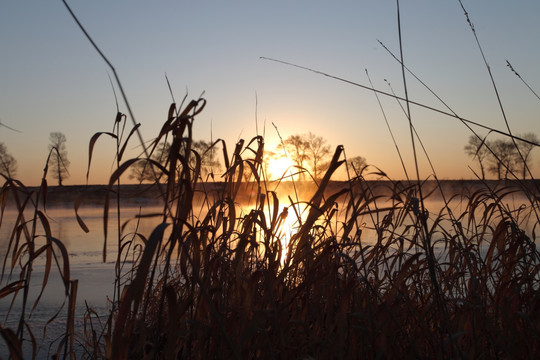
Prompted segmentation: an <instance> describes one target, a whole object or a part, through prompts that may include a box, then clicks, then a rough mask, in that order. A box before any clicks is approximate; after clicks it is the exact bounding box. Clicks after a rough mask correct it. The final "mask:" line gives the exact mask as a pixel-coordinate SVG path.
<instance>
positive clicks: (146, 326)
mask: <svg viewBox="0 0 540 360" xmlns="http://www.w3.org/2000/svg"><path fill="white" fill-rule="evenodd" d="M64 3H65V2H64ZM66 6H67V4H66ZM68 9H69V8H68ZM72 15H73V14H72ZM73 16H74V15H73ZM74 17H75V16H74ZM75 19H76V18H75ZM467 21H469V23H470V20H469V18H468V17H467ZM79 25H80V24H79ZM80 26H81V28H82V25H80ZM471 27H472V25H471ZM83 31H84V29H83ZM85 35H86V36H87V37H88V38H89V40H90V41H91V42H92V40H91V39H90V37H89V36H88V34H87V33H86V32H85ZM92 44H93V45H94V47H95V48H96V50H97V51H98V52H99V53H100V55H101V56H102V57H103V58H104V60H105V61H106V62H107V63H108V64H109V66H110V67H111V69H112V71H113V73H114V77H115V79H116V81H117V85H119V87H120V89H122V88H121V86H120V83H119V79H118V76H117V74H116V72H115V71H114V68H113V67H112V65H111V64H110V63H109V62H108V60H107V59H106V58H105V56H104V55H103V54H102V53H101V51H99V48H97V46H96V45H95V44H94V43H93V42H92ZM269 60H272V59H269ZM396 60H397V61H399V62H400V63H401V66H402V70H403V76H404V77H405V71H408V72H409V73H411V72H410V70H409V69H408V68H406V67H405V65H404V64H403V57H400V59H399V60H398V59H397V58H396ZM274 61H278V62H282V61H279V60H274ZM289 65H292V64H289ZM293 66H297V65H293ZM297 67H299V66H297ZM302 68H304V69H307V70H309V71H314V72H317V73H319V74H322V75H324V76H328V77H331V78H334V79H336V78H335V77H333V76H331V75H328V74H325V73H321V72H318V71H315V70H312V69H309V68H305V67H302ZM490 76H491V74H490ZM337 79H338V80H340V81H346V82H348V83H351V84H353V85H355V86H360V87H363V88H366V89H369V90H370V91H374V92H375V93H377V94H379V95H384V96H391V97H394V98H395V99H397V100H399V101H404V102H406V103H407V105H409V104H410V105H417V106H423V105H421V104H419V103H415V102H414V101H411V100H409V99H408V96H406V98H405V99H401V98H399V97H397V96H395V95H394V94H390V93H386V92H382V91H380V90H376V89H374V88H373V87H372V86H371V87H366V86H363V85H360V84H357V83H352V82H350V81H347V80H344V79H339V78H337ZM494 86H495V84H494ZM122 96H123V97H124V100H126V99H125V95H124V94H123V90H122ZM205 105H206V100H205V99H203V98H199V99H195V100H192V101H189V102H187V103H184V102H182V104H180V105H178V104H176V103H175V102H173V103H172V104H171V106H170V107H169V109H168V112H167V114H166V117H165V118H164V121H163V125H162V127H161V129H160V131H159V133H157V134H156V136H155V137H154V139H153V140H152V141H151V142H150V143H145V142H144V141H142V138H141V137H140V134H139V132H138V131H139V126H140V125H139V124H137V123H136V122H135V121H134V119H133V116H132V114H130V115H129V117H130V118H131V119H132V120H133V125H132V126H131V129H128V126H129V125H128V123H127V120H126V119H127V117H126V116H125V115H124V114H122V113H120V112H119V111H118V113H117V116H116V118H115V121H114V124H113V131H112V132H107V131H105V132H100V133H97V134H95V135H94V136H92V138H91V140H90V144H89V165H88V172H90V169H91V166H90V164H91V160H92V153H93V149H94V147H95V146H96V144H97V141H98V139H99V138H100V137H101V136H102V135H106V136H108V137H110V138H112V139H114V140H115V141H116V154H115V155H116V159H117V163H116V168H115V170H114V172H113V173H112V174H111V176H110V179H109V183H108V191H107V195H106V199H105V202H104V206H103V210H104V211H103V225H104V226H103V238H104V248H103V249H104V250H103V259H104V260H105V259H106V257H107V242H108V241H110V238H111V237H113V235H112V232H111V231H110V229H109V218H110V213H111V209H115V210H116V215H117V218H116V220H117V221H116V224H115V225H116V226H115V230H116V231H115V236H116V239H115V240H116V244H117V257H116V259H115V263H116V266H115V277H116V281H115V284H114V296H113V298H112V299H111V303H110V308H109V311H108V313H107V314H100V313H98V312H97V311H96V310H95V309H92V308H91V307H90V306H88V305H87V307H86V313H85V314H84V316H83V319H82V320H83V329H82V330H83V335H82V337H81V335H77V332H76V329H75V316H76V315H75V311H74V308H75V300H76V297H77V290H78V282H77V280H76V279H72V278H71V276H70V267H69V256H68V254H67V251H66V248H65V246H64V245H63V243H62V241H61V239H57V238H56V237H54V234H52V232H51V230H50V226H49V223H48V220H47V216H46V199H47V180H46V176H47V167H45V171H44V176H43V180H42V183H41V186H40V187H39V188H38V190H37V192H34V191H32V190H31V189H28V188H26V187H25V186H24V185H23V184H22V183H21V182H20V181H17V180H16V179H13V178H11V177H9V176H7V175H5V176H4V178H5V180H6V181H5V183H4V185H3V187H2V189H1V190H0V210H1V212H2V213H1V216H0V227H3V228H5V227H8V228H9V238H8V239H7V241H6V242H7V248H6V249H7V250H6V253H5V254H4V259H3V263H2V273H1V278H0V298H9V299H11V307H10V309H9V311H8V314H7V316H6V318H5V319H4V320H2V321H1V322H0V334H1V335H2V338H3V339H4V342H5V343H6V348H7V349H8V351H9V357H11V358H14V359H20V358H23V357H24V356H26V357H31V358H35V357H37V356H38V353H37V349H38V347H39V339H38V338H37V337H36V336H35V335H34V333H35V329H33V328H32V323H31V319H30V314H31V313H32V311H34V310H35V309H36V308H37V307H38V306H39V301H40V297H41V293H43V291H44V289H45V288H46V286H47V283H48V279H49V277H50V274H51V272H52V271H58V273H59V274H60V277H61V279H62V281H63V283H64V290H65V291H64V293H63V294H61V298H62V299H63V300H64V303H67V306H66V307H65V308H64V306H62V307H60V308H59V310H58V313H60V312H62V311H64V312H66V317H67V319H68V320H67V324H66V330H65V333H64V334H63V336H62V337H61V339H58V341H56V342H55V343H54V346H53V347H52V348H51V350H50V351H49V353H48V355H51V356H54V357H56V358H64V359H66V358H76V357H80V358H86V359H102V358H107V359H155V358H164V359H174V358H177V359H207V358H237V359H244V358H260V359H282V358H293V359H310V358H338V359H351V358H442V359H445V358H490V359H491V358H538V357H539V356H540V346H539V344H540V335H539V334H540V274H539V272H540V254H539V253H538V250H537V248H536V230H537V228H538V226H539V225H540V216H539V212H540V203H539V202H540V197H539V194H538V182H537V181H536V180H534V179H533V180H530V181H523V180H519V178H518V177H517V176H515V180H514V181H512V180H507V181H505V182H496V183H493V182H483V183H482V186H481V187H475V188H473V189H472V190H471V191H470V192H467V191H460V192H455V191H453V192H448V191H447V190H446V189H445V188H444V187H443V186H442V185H441V183H440V182H439V181H438V179H437V177H436V174H435V171H434V170H433V174H434V175H433V176H434V180H435V181H434V183H435V186H433V185H432V183H433V181H427V180H428V179H424V180H422V179H420V176H419V174H418V173H417V180H415V181H405V182H401V181H394V180H392V179H390V178H388V177H387V176H386V175H385V174H384V172H382V171H381V170H379V169H377V168H375V167H373V166H372V167H370V168H369V169H374V170H372V171H371V172H368V169H348V168H347V171H346V172H347V174H348V177H347V180H346V181H342V182H337V181H333V176H334V174H335V172H336V171H337V170H338V169H340V168H341V167H344V166H347V157H346V153H345V149H344V148H343V147H342V146H338V147H336V149H335V152H334V155H333V157H332V160H331V161H330V165H329V167H328V170H327V172H326V173H325V175H324V176H323V178H322V180H320V181H319V182H317V183H315V184H314V185H313V191H312V192H311V193H309V194H307V195H306V194H304V195H299V194H300V193H301V192H300V191H299V190H300V187H301V186H302V185H301V184H300V183H293V184H292V187H291V188H287V187H286V186H287V185H288V184H287V183H286V182H285V181H284V180H285V177H283V178H282V179H280V180H279V181H278V182H277V184H278V185H277V186H276V183H271V182H270V181H269V180H268V176H267V174H266V173H265V170H264V169H265V166H263V165H264V164H263V161H264V158H265V157H264V153H265V142H264V138H263V137H261V136H256V137H254V138H252V139H249V140H248V141H245V140H240V141H238V143H236V144H235V146H234V149H233V150H232V152H229V150H228V148H227V145H226V143H225V141H223V140H221V139H218V140H216V141H215V142H214V143H213V144H212V146H211V148H210V149H209V150H207V151H217V150H219V149H220V148H221V153H222V162H223V164H224V167H225V169H224V171H223V172H221V173H219V174H213V173H211V174H210V177H209V178H206V179H203V177H202V175H201V174H202V172H201V166H202V165H201V164H202V160H201V159H202V157H203V155H204V154H201V153H199V152H198V151H197V150H195V149H194V148H193V142H194V135H193V131H192V126H193V122H194V121H195V119H196V117H197V116H198V115H199V114H200V113H201V112H202V111H203V110H204V107H205ZM126 106H127V107H128V111H129V105H128V103H127V100H126ZM432 110H435V111H439V112H441V111H440V110H436V109H433V108H432ZM449 110H450V109H449ZM501 110H502V109H501ZM383 111H384V110H383ZM406 113H407V114H409V112H408V111H406ZM446 114H447V115H449V116H451V117H454V118H456V119H458V120H460V121H461V122H463V123H464V124H465V125H466V126H468V127H469V126H478V125H479V124H476V123H473V122H471V121H469V120H466V119H463V118H461V117H459V116H458V115H457V114H455V113H454V112H453V111H452V110H450V112H449V113H446ZM407 117H408V119H409V120H411V119H410V116H409V115H407ZM410 129H411V140H412V141H413V142H415V141H416V140H419V139H417V137H418V135H417V134H416V132H415V130H414V127H413V125H412V121H411V123H410ZM489 130H490V131H495V132H499V133H500V134H503V135H506V136H510V137H511V138H512V139H513V140H514V139H517V140H521V139H519V138H516V137H515V136H513V135H512V134H511V132H510V128H509V127H508V133H505V132H501V131H496V130H495V129H489ZM134 135H138V136H134ZM137 137H138V138H139V139H138V141H139V143H138V144H136V145H137V146H141V147H142V150H141V154H140V156H138V157H134V158H131V159H127V160H126V159H125V149H126V148H127V147H128V146H132V145H133V144H132V142H133V141H134V140H133V139H134V138H137ZM135 141H136V140H135ZM164 141H165V142H170V144H171V146H170V148H169V149H168V151H167V152H165V153H164V156H165V157H166V159H165V161H164V162H163V163H160V162H158V161H156V160H154V159H153V158H152V154H153V152H154V151H155V150H156V148H157V147H158V145H159V144H160V143H163V142H164ZM419 143H420V144H421V142H419ZM128 144H130V145H128ZM535 145H537V144H535ZM396 149H397V150H398V152H399V147H398V146H397V144H396ZM415 155H416V151H415ZM426 155H427V154H426ZM141 162H144V163H145V164H146V166H148V167H149V168H150V169H151V171H152V173H153V174H154V178H155V180H154V185H155V186H157V187H158V188H159V194H160V196H159V201H160V205H161V207H160V208H161V211H160V212H159V213H157V214H156V213H146V212H145V209H141V213H140V214H139V215H138V216H137V217H136V218H135V221H138V220H139V219H140V218H142V217H150V216H152V217H155V218H157V219H159V222H160V223H159V225H157V226H156V227H155V228H154V229H153V231H152V232H151V233H150V234H144V233H142V232H139V231H138V230H136V231H135V232H134V233H127V232H126V230H125V229H126V227H125V225H126V224H125V223H124V224H122V223H121V221H120V219H121V217H120V213H121V212H122V211H123V208H122V204H121V201H120V192H121V191H122V186H121V184H120V179H121V177H122V176H123V175H125V174H126V173H127V172H129V171H130V169H131V168H132V167H133V166H136V164H140V163H141ZM297 170H298V171H306V170H305V169H297ZM405 171H406V170H405ZM369 177H376V178H378V179H381V180H384V181H379V182H372V181H367V180H366V178H369ZM215 178H217V179H218V181H214V179H215ZM479 182H480V181H479ZM515 196H520V199H522V200H521V201H520V203H519V205H518V206H512V204H513V203H514V202H513V201H512V199H513V197H515ZM8 198H9V199H10V201H11V202H12V203H13V204H14V206H15V208H16V210H17V213H18V215H17V217H16V220H15V222H14V223H12V224H6V223H5V222H4V221H2V220H3V214H4V211H5V209H6V206H7V203H8ZM431 200H435V201H438V202H439V203H442V206H438V207H437V208H436V211H433V208H431V209H432V210H431V212H430V211H429V209H430V206H429V205H426V204H427V203H428V202H429V201H431ZM83 202H84V198H81V199H78V200H77V201H76V202H75V204H74V207H75V214H76V217H77V220H78V222H79V224H80V226H81V228H82V229H83V230H85V231H88V228H87V227H86V225H85V223H84V221H83V219H82V217H81V216H79V213H78V209H79V206H80V205H81V203H83ZM29 210H31V211H30V212H31V213H32V214H33V215H32V216H31V217H30V218H28V219H27V213H28V212H29ZM2 241H4V239H2ZM38 258H40V259H44V263H45V272H44V274H45V275H44V277H43V278H40V279H35V274H34V272H33V265H34V263H35V261H36V260H37V259H38ZM33 281H39V282H40V283H41V292H40V294H39V295H38V296H37V298H36V299H33V301H31V299H30V297H29V289H30V284H31V283H32V282H33ZM19 310H20V311H19ZM58 313H57V314H55V315H53V316H52V318H51V321H53V320H54V318H55V317H56V316H57V315H58ZM13 316H15V317H16V321H15V324H16V325H15V326H14V327H10V326H9V325H8V324H13V321H11V322H10V319H12V318H13ZM10 317H11V318H10ZM44 330H46V329H44ZM26 349H30V350H28V352H30V354H27V350H26Z"/></svg>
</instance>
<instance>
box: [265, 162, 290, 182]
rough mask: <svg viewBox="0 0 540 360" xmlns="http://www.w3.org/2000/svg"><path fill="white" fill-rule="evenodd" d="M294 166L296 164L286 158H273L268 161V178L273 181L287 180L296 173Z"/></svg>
mask: <svg viewBox="0 0 540 360" xmlns="http://www.w3.org/2000/svg"><path fill="white" fill-rule="evenodd" d="M293 166H294V163H293V162H292V161H291V159H289V158H288V157H286V156H280V157H274V158H271V159H269V160H268V177H269V178H270V179H271V180H276V179H280V178H282V177H285V178H287V177H288V176H290V175H291V174H292V173H294V168H293ZM289 180H290V179H289Z"/></svg>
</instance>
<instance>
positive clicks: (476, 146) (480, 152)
mask: <svg viewBox="0 0 540 360" xmlns="http://www.w3.org/2000/svg"><path fill="white" fill-rule="evenodd" d="M465 152H466V153H467V155H469V156H470V157H472V158H473V159H476V160H477V161H478V165H480V171H481V173H482V180H485V179H486V169H485V162H486V160H487V158H488V157H489V155H490V152H489V150H488V148H487V147H486V143H485V142H484V141H483V140H482V139H480V138H478V136H476V135H471V136H470V137H469V143H468V144H467V145H465Z"/></svg>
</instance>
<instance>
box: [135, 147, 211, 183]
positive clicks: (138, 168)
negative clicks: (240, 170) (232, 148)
mask: <svg viewBox="0 0 540 360" xmlns="http://www.w3.org/2000/svg"><path fill="white" fill-rule="evenodd" d="M211 145H212V144H211V143H210V142H207V141H204V140H199V141H194V142H192V144H191V150H192V151H195V152H197V154H199V156H200V157H201V169H200V171H201V172H200V176H201V177H202V178H203V179H206V177H207V176H208V175H209V174H210V173H213V171H219V168H220V166H221V165H220V163H219V160H217V156H216V152H215V151H213V150H212V149H211V148H210V146H211ZM185 146H186V143H182V146H181V147H180V151H179V153H180V155H181V156H185V155H186V154H185V149H186V147H185ZM170 151H171V144H169V143H164V142H161V143H160V144H158V145H157V146H156V149H155V150H154V152H153V153H152V155H151V156H150V158H151V159H152V160H154V161H156V162H157V163H159V164H160V165H162V166H164V167H167V166H166V165H167V162H168V160H169V156H170ZM187 163H188V166H189V167H190V168H191V169H195V166H196V157H195V155H194V154H189V158H188V162H187ZM178 166H181V163H180V162H179V163H178ZM152 167H154V169H152ZM177 170H178V171H179V170H180V169H177ZM155 176H158V179H159V178H160V177H161V170H160V171H157V170H156V169H155V165H153V164H152V163H150V162H148V161H146V160H141V161H138V162H137V163H135V164H134V165H133V166H132V167H131V174H130V175H129V178H130V179H136V180H137V181H139V182H143V181H155V179H156V178H155Z"/></svg>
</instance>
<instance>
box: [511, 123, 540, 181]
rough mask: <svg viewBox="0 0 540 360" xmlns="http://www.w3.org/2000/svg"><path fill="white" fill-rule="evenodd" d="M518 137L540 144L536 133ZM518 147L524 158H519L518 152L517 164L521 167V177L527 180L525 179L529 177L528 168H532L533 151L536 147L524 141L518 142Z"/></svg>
mask: <svg viewBox="0 0 540 360" xmlns="http://www.w3.org/2000/svg"><path fill="white" fill-rule="evenodd" d="M518 136H519V137H520V138H522V139H525V140H528V141H530V142H533V143H537V144H538V142H539V141H538V137H537V136H536V134H534V133H526V134H523V135H518ZM517 146H518V149H519V152H520V153H521V156H523V158H521V156H519V154H517V152H516V155H517V159H516V164H520V165H521V175H522V177H523V180H525V178H526V177H527V168H530V167H531V166H532V164H531V162H530V161H531V152H532V151H533V149H534V147H535V146H534V145H533V144H530V143H526V142H523V141H517Z"/></svg>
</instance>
